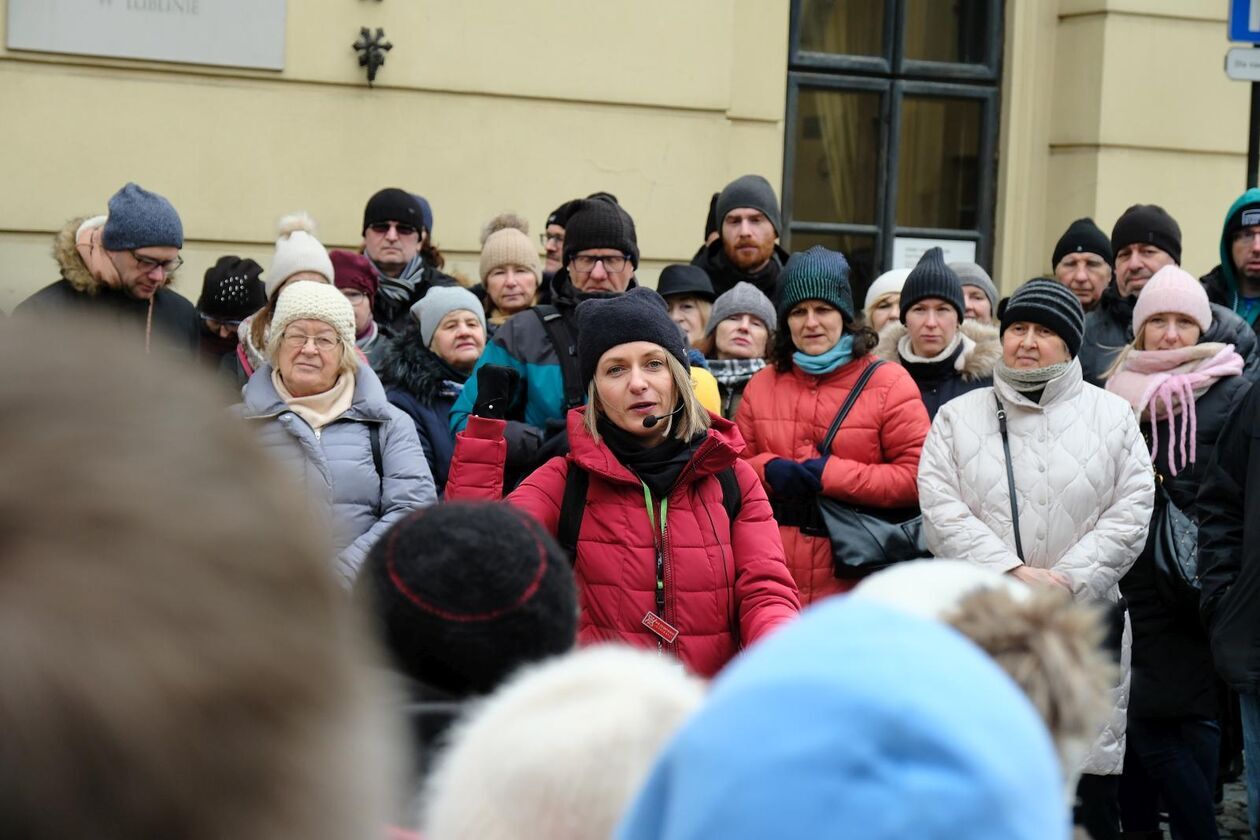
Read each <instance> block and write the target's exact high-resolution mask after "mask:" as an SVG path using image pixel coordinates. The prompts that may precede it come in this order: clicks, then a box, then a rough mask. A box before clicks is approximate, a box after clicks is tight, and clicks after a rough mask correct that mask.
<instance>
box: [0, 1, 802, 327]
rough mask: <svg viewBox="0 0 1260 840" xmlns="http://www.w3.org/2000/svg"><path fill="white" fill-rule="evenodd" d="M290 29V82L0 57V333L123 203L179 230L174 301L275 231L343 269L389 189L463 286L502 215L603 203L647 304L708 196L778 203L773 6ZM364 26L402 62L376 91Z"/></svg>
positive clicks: (491, 10) (511, 6) (696, 236)
mask: <svg viewBox="0 0 1260 840" xmlns="http://www.w3.org/2000/svg"><path fill="white" fill-rule="evenodd" d="M287 5H288V21H287V29H286V62H285V69H284V71H283V72H268V71H253V70H236V69H225V68H216V67H205V66H194V65H181V64H165V63H158V62H144V61H132V60H125V59H108V58H94V57H86V56H68V55H52V54H43V53H30V52H17V51H11V50H7V49H3V48H0V113H3V114H5V115H6V123H8V130H6V131H4V132H3V136H2V139H0V184H3V185H4V187H3V190H0V309H3V310H11V309H12V308H13V306H14V305H15V304H16V303H17V302H18V301H20V300H21V299H22V298H24V297H25V296H26V295H28V294H29V293H30V292H32V291H34V290H35V289H37V288H39V287H41V286H43V285H45V284H47V283H49V282H51V281H52V280H54V279H56V268H55V266H54V264H53V263H52V261H51V259H50V258H49V256H48V250H49V245H50V242H51V237H52V234H53V232H54V231H55V230H56V229H57V228H59V227H60V226H61V225H62V223H63V222H64V221H65V220H66V219H68V218H70V217H72V216H75V215H81V214H90V213H96V212H103V211H104V209H105V202H106V200H107V199H108V197H109V196H110V195H111V194H112V193H113V192H114V191H115V190H116V189H117V188H118V187H119V186H121V185H122V184H123V183H124V182H126V181H128V180H134V181H137V182H139V183H140V184H142V185H144V186H145V187H147V188H149V189H153V190H155V191H157V192H160V193H162V194H164V195H166V196H167V197H168V198H170V199H171V200H172V202H173V203H174V204H175V206H176V208H177V209H178V210H179V211H180V214H181V216H182V217H183V220H184V226H185V232H186V237H187V240H188V242H187V245H186V247H185V250H184V257H185V260H186V267H185V268H184V269H183V270H182V271H181V272H180V273H181V277H180V282H179V284H178V288H179V289H180V290H181V291H183V292H184V293H185V294H188V295H190V296H191V297H194V298H195V297H196V294H197V291H198V290H199V288H200V282H201V276H202V273H203V272H204V270H205V268H206V267H208V266H209V265H211V264H212V263H213V261H214V259H215V258H216V257H218V256H219V255H221V254H224V253H240V254H244V255H248V256H252V257H254V258H255V259H258V260H259V261H260V262H261V263H262V264H263V265H264V266H266V265H267V262H268V260H269V255H270V252H271V243H272V240H273V238H274V234H275V227H274V226H275V221H276V219H277V218H278V217H279V216H281V215H283V214H284V213H287V212H292V211H294V210H299V209H303V210H307V211H308V212H310V213H311V214H312V215H313V216H314V217H315V218H316V220H317V221H318V222H319V226H320V228H319V234H320V236H321V238H322V239H323V241H324V242H325V243H326V244H327V245H329V246H330V247H337V246H341V247H353V246H356V245H357V244H358V243H359V241H360V226H361V221H362V212H363V205H364V203H365V201H366V200H367V198H368V196H369V195H370V194H371V193H372V192H374V191H375V190H376V189H378V188H380V187H384V186H400V187H405V188H407V189H410V190H413V191H416V192H420V193H422V194H424V195H425V196H426V197H427V198H428V199H429V200H430V202H431V203H432V205H433V208H434V214H435V221H434V239H435V241H436V242H437V243H438V244H439V245H440V246H441V248H442V249H443V251H444V252H445V253H446V254H447V257H448V270H449V269H450V268H454V269H455V270H456V271H458V272H460V273H462V274H463V275H465V276H467V277H469V278H471V279H472V280H476V279H477V252H478V251H479V249H480V245H479V242H478V234H479V231H480V227H481V225H482V223H483V222H484V221H486V220H487V219H488V218H490V217H491V216H493V215H494V214H495V213H498V212H501V211H504V210H513V211H516V212H519V213H521V214H523V215H525V216H526V217H528V218H529V219H530V221H531V232H532V233H537V232H539V231H541V230H542V228H543V224H544V221H545V218H546V214H547V213H548V212H549V211H550V210H551V209H552V208H554V207H555V206H556V205H558V204H560V203H561V202H562V201H565V200H567V199H569V198H572V197H574V196H577V195H585V194H587V193H590V192H593V191H595V190H608V191H610V192H612V193H615V194H616V195H617V196H618V198H619V199H620V200H621V202H622V204H623V205H624V206H625V207H626V208H627V209H628V210H629V211H630V212H631V214H632V215H633V216H634V218H635V220H636V222H637V225H638V236H639V245H640V248H641V250H642V253H643V261H644V264H643V266H642V270H641V272H640V276H641V277H643V278H644V279H645V280H646V281H647V282H649V283H654V282H655V276H656V274H657V272H658V271H659V268H660V267H661V266H662V265H664V264H665V263H668V262H672V261H677V260H685V259H689V258H690V256H691V255H692V254H693V253H694V251H695V249H696V247H697V246H698V245H699V243H700V241H701V234H702V233H703V226H704V217H705V213H706V211H707V208H708V199H709V195H710V194H711V193H712V192H713V191H714V190H717V189H720V188H721V186H722V185H723V184H725V183H726V182H727V181H729V180H730V179H731V178H733V177H735V176H737V175H740V174H743V173H745V172H763V173H765V174H766V175H767V176H768V177H770V178H771V181H772V182H775V183H777V182H778V180H779V173H781V171H782V157H783V113H784V96H785V89H786V67H787V40H788V38H787V32H788V16H789V12H788V0H689V2H686V3H677V2H673V0H636V2H634V3H588V2H580V0H527V2H513V0H493V1H492V2H484V3H468V2H462V0H426V2H424V3H417V2H410V0H389V2H379V3H360V2H355V3H351V2H345V0H340V2H338V0H300V2H299V0H289V2H288V4H287ZM7 12H8V0H0V26H3V25H4V21H5V20H7ZM360 26H369V27H377V26H380V27H383V28H384V30H385V35H386V38H387V39H388V40H389V41H390V42H392V43H393V45H394V47H393V50H392V51H391V52H390V53H389V54H388V57H387V60H386V64H385V66H384V67H383V68H382V69H381V71H380V74H379V75H378V77H377V83H376V86H375V88H373V89H369V88H368V87H367V84H366V77H365V75H364V71H363V70H362V69H361V68H359V67H358V63H357V54H356V53H355V52H354V51H353V50H352V49H351V47H350V44H351V43H352V42H353V41H354V40H355V39H356V38H357V37H358V31H359V27H360ZM2 42H3V39H0V43H2ZM11 115H18V116H17V118H16V119H15V118H13V117H12V116H11ZM17 126H20V130H15V128H16V127H17Z"/></svg>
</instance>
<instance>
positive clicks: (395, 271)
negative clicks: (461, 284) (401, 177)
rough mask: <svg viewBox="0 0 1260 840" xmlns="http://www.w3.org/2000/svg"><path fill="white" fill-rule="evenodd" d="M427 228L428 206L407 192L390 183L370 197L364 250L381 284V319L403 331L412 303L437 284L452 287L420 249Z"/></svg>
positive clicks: (378, 297)
mask: <svg viewBox="0 0 1260 840" xmlns="http://www.w3.org/2000/svg"><path fill="white" fill-rule="evenodd" d="M426 234H427V230H426V228H425V224H424V209H423V208H422V207H421V206H420V202H418V201H417V200H416V197H415V196H413V195H412V194H411V193H409V192H407V191H406V190H400V189H397V188H395V187H388V188H386V189H383V190H381V191H379V192H378V193H376V195H374V196H372V197H371V198H370V199H368V203H367V207H365V208H364V209H363V253H364V255H365V256H366V257H367V258H368V259H370V260H371V261H372V264H373V265H374V266H376V270H377V272H378V274H379V276H378V278H377V279H378V280H379V283H380V286H379V288H378V290H377V294H376V300H375V303H374V304H373V315H374V316H375V318H376V321H377V323H380V324H382V325H384V326H386V327H388V328H389V329H390V330H391V331H393V332H402V330H403V329H404V328H405V327H406V326H407V319H408V318H409V317H410V315H409V313H410V311H411V305H412V304H413V303H415V302H416V301H418V300H420V298H422V297H424V293H425V292H427V291H429V289H431V288H432V287H434V286H453V285H455V278H454V277H451V276H450V275H448V274H443V273H442V272H441V271H439V270H438V269H437V267H436V266H433V265H430V264H429V263H428V262H426V261H425V259H424V255H423V254H421V253H420V249H421V245H422V244H423V242H424V239H425V235H426Z"/></svg>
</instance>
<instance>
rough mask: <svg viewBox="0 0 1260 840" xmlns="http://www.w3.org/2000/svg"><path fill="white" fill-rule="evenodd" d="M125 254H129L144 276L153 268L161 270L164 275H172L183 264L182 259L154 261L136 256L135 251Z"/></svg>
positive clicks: (150, 258) (139, 255)
mask: <svg viewBox="0 0 1260 840" xmlns="http://www.w3.org/2000/svg"><path fill="white" fill-rule="evenodd" d="M127 253H129V254H131V258H132V259H133V260H135V261H136V265H138V266H140V269H141V270H142V271H143V272H144V273H145V274H148V273H149V272H151V271H153V269H155V268H160V269H162V271H163V272H164V273H166V274H174V273H175V271H176V270H177V269H178V268H179V267H180V266H181V265H183V264H184V258H183V257H176V258H175V259H173V260H155V259H153V258H152V257H146V256H142V255H141V254H137V253H136V252H135V251H128V252H127Z"/></svg>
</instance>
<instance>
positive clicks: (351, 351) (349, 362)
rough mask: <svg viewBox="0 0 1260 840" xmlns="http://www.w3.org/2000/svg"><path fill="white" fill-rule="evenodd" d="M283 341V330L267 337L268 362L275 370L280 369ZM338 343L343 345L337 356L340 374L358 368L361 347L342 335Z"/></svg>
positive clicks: (351, 371) (275, 331)
mask: <svg viewBox="0 0 1260 840" xmlns="http://www.w3.org/2000/svg"><path fill="white" fill-rule="evenodd" d="M312 320H314V319H312ZM283 341H284V332H283V331H281V330H273V331H272V333H271V335H270V336H268V337H267V363H268V364H270V365H271V367H272V368H273V369H275V370H280V345H281V344H282V343H283ZM337 343H338V344H340V345H341V353H340V355H338V357H337V374H338V375H339V376H340V375H341V374H345V373H353V372H355V371H356V370H358V369H359V361H360V359H359V348H358V347H356V346H355V345H353V344H346V343H345V342H344V341H342V340H341V338H340V337H338V339H337Z"/></svg>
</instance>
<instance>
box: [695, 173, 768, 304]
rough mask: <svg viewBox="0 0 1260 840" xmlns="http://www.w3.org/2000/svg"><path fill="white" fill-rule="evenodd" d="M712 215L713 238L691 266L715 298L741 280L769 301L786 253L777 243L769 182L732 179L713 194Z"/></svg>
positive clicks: (752, 178) (753, 178) (746, 177)
mask: <svg viewBox="0 0 1260 840" xmlns="http://www.w3.org/2000/svg"><path fill="white" fill-rule="evenodd" d="M714 216H715V217H716V219H717V220H718V234H719V235H718V238H717V239H715V240H714V241H713V242H711V243H710V244H709V245H708V246H707V247H706V248H704V249H702V250H701V251H700V253H699V254H697V255H696V257H695V259H693V260H692V261H691V263H692V265H698V266H700V267H701V268H703V269H704V270H705V272H706V273H707V274H708V275H709V279H710V280H711V281H712V282H713V291H714V293H715V294H717V295H721V294H724V293H725V292H728V291H730V290H731V289H732V288H734V286H735V284H736V283H739V282H745V283H751V284H753V285H754V286H756V287H757V289H759V290H760V291H761V293H762V294H764V295H765V296H766V297H768V298H770V299H771V300H773V299H774V292H775V284H776V282H777V281H778V279H779V271H780V270H781V269H782V268H783V264H784V263H785V262H787V258H788V254H787V252H786V251H784V250H783V249H782V248H780V247H779V245H778V239H779V228H780V227H781V224H782V223H781V222H780V215H779V199H778V198H777V197H776V196H775V194H774V188H773V187H771V186H770V182H769V181H767V180H766V179H765V178H763V177H761V176H760V175H743V176H741V177H739V178H736V179H735V180H734V181H731V182H730V183H729V184H727V185H726V186H725V187H724V188H723V189H722V192H720V193H718V197H717V203H716V205H715V211H714Z"/></svg>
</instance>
